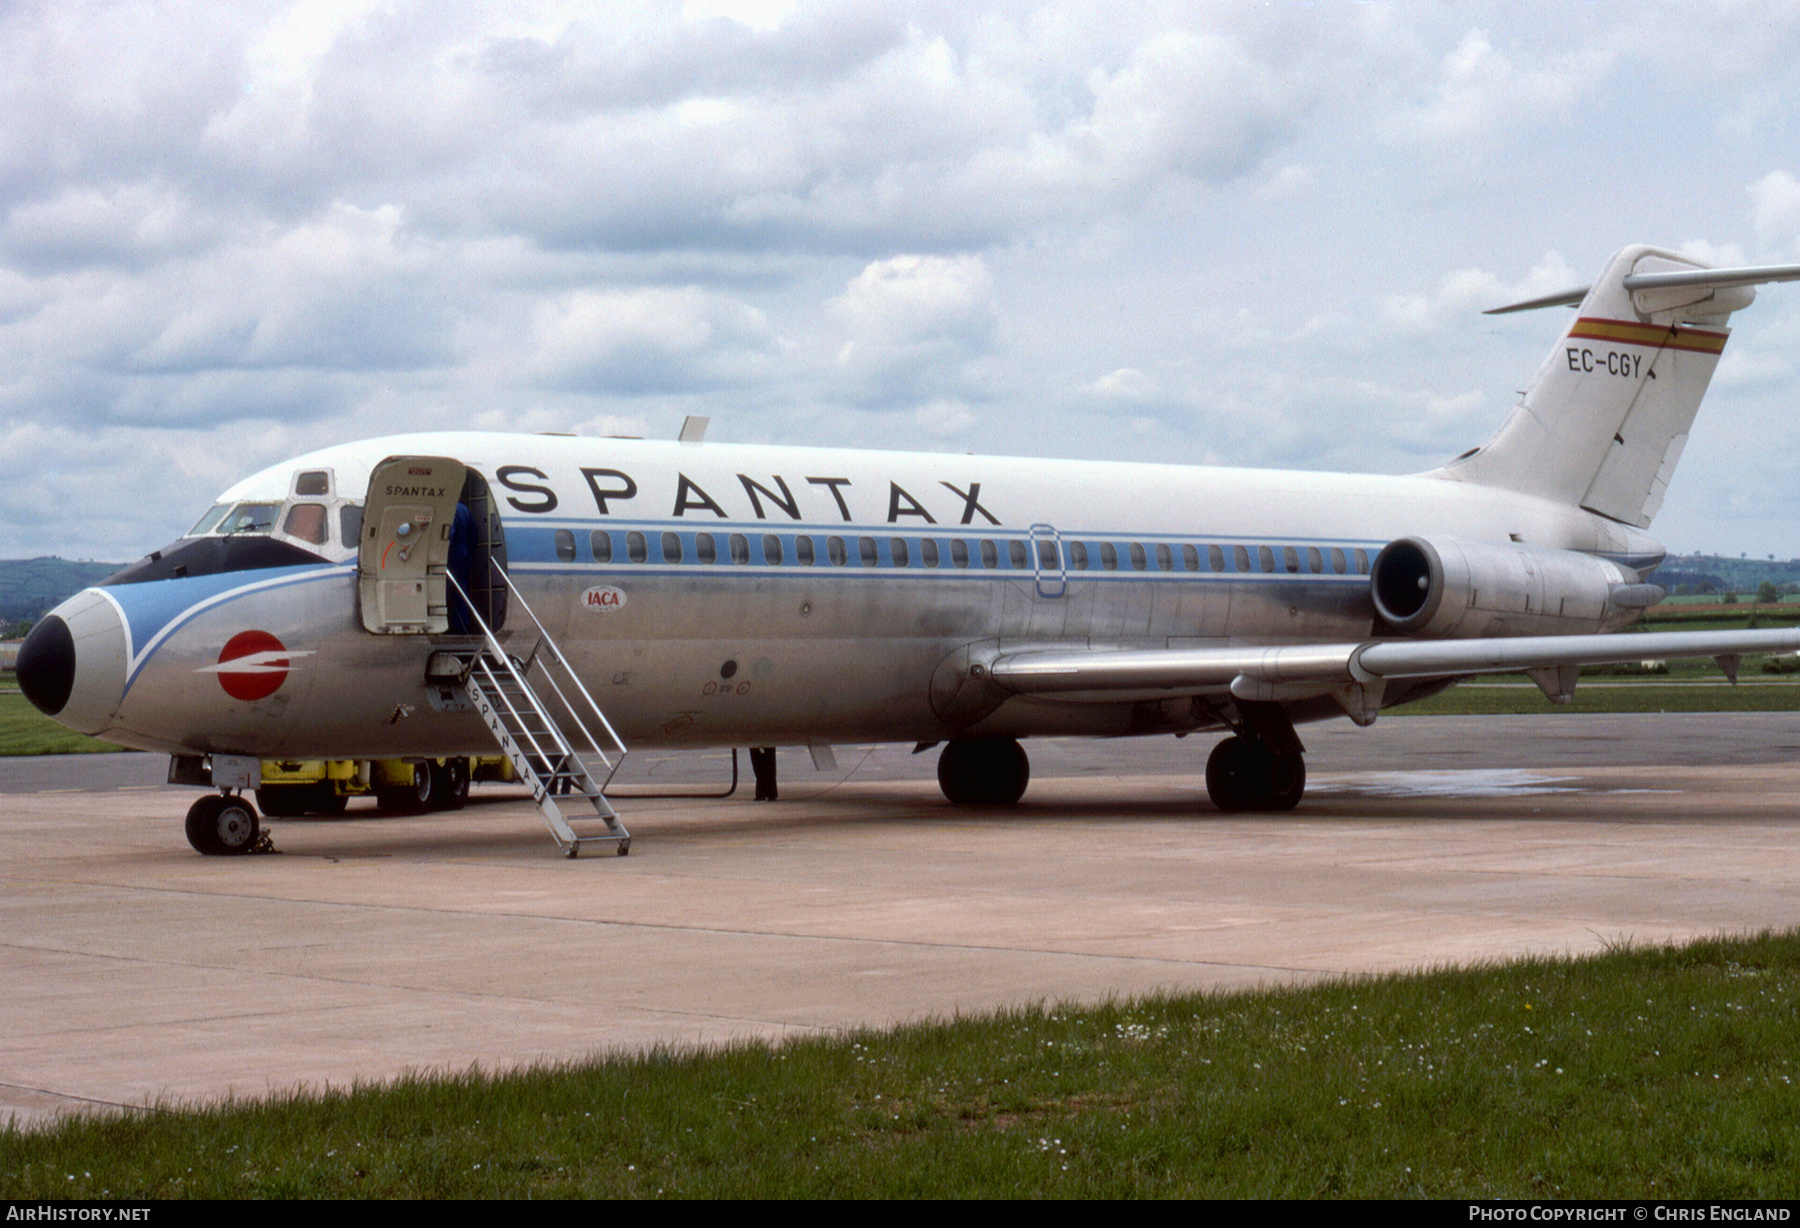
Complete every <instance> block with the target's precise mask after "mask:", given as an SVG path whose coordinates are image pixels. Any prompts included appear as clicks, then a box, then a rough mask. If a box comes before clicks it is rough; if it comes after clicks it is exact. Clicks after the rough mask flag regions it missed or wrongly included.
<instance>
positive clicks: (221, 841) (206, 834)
mask: <svg viewBox="0 0 1800 1228" xmlns="http://www.w3.org/2000/svg"><path fill="white" fill-rule="evenodd" d="M187 838H188V843H189V844H191V845H193V846H194V848H195V850H196V851H198V852H201V853H205V854H206V855H207V856H208V857H231V856H236V855H238V854H241V853H255V852H259V851H262V849H263V847H264V839H263V832H262V824H261V823H259V822H258V821H257V818H256V807H255V806H253V805H251V804H250V799H249V798H247V797H241V796H233V795H231V794H228V793H227V794H219V793H209V794H207V795H206V796H205V797H203V798H201V799H200V800H199V801H197V802H195V803H194V804H193V805H192V806H190V807H188V812H187Z"/></svg>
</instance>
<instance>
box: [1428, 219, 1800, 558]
mask: <svg viewBox="0 0 1800 1228" xmlns="http://www.w3.org/2000/svg"><path fill="white" fill-rule="evenodd" d="M1796 280H1800V265H1768V266H1763V267H1758V268H1735V269H1709V268H1705V267H1703V266H1701V265H1699V264H1697V263H1695V262H1694V261H1692V260H1689V259H1687V258H1686V257H1683V256H1679V255H1676V254H1675V253H1674V252H1668V251H1662V250H1660V249H1657V248H1653V247H1642V246H1638V247H1628V248H1626V249H1625V250H1624V251H1621V252H1619V253H1618V254H1617V255H1616V256H1614V257H1613V258H1612V261H1611V263H1609V264H1608V265H1607V267H1606V271H1605V272H1604V273H1602V274H1601V276H1600V279H1599V280H1598V281H1596V282H1595V283H1594V284H1593V285H1591V286H1586V287H1579V288H1576V289H1573V290H1565V291H1563V292H1561V293H1559V294H1551V295H1546V296H1544V297H1542V298H1536V299H1530V300H1528V301H1526V302H1523V303H1514V304H1511V305H1510V306H1507V307H1497V308H1495V309H1494V310H1493V311H1492V312H1490V313H1489V314H1501V313H1505V312H1511V311H1526V310H1529V309H1531V308H1535V307H1554V306H1572V305H1576V304H1579V307H1580V310H1578V311H1577V312H1576V318H1575V320H1574V321H1573V322H1572V323H1571V324H1570V325H1569V327H1568V328H1567V329H1566V330H1565V331H1564V333H1563V336H1562V338H1561V340H1560V341H1558V343H1557V344H1556V346H1555V348H1554V349H1552V350H1551V351H1550V355H1549V357H1547V358H1546V359H1545V360H1544V365H1543V366H1542V367H1540V368H1539V369H1538V373H1537V376H1536V378H1534V379H1533V380H1532V382H1531V386H1530V387H1529V388H1528V389H1527V390H1526V392H1525V395H1524V398H1523V399H1522V400H1521V401H1520V402H1519V404H1518V406H1517V407H1516V408H1515V409H1514V410H1513V412H1512V416H1511V417H1509V418H1508V419H1507V420H1506V422H1505V424H1504V425H1502V426H1501V428H1500V430H1499V431H1498V432H1497V433H1496V434H1495V435H1494V437H1493V438H1492V439H1490V440H1489V441H1488V442H1487V443H1485V444H1483V445H1482V446H1481V447H1479V448H1475V449H1473V450H1471V451H1469V452H1465V453H1464V454H1463V455H1461V456H1459V457H1457V458H1456V459H1455V460H1453V461H1451V462H1450V463H1449V464H1448V465H1446V466H1444V467H1443V468H1442V469H1439V470H1437V471H1435V474H1434V476H1437V477H1443V478H1450V479H1454V480H1458V481H1464V482H1473V483H1477V484H1479V485H1483V486H1494V487H1499V488H1501V489H1503V490H1512V491H1518V492H1521V493H1523V494H1530V495H1539V496H1542V497H1544V498H1547V499H1553V500H1556V501H1557V502H1559V503H1566V504H1570V505H1573V506H1578V507H1582V508H1586V509H1587V510H1588V511H1590V512H1595V513H1598V514H1599V515H1602V516H1605V517H1607V518H1609V519H1611V520H1616V521H1618V522H1620V523H1622V524H1628V525H1632V526H1634V527H1636V528H1640V529H1641V528H1646V527H1648V526H1649V524H1650V521H1651V519H1652V518H1653V517H1654V516H1655V515H1656V512H1657V509H1659V508H1660V507H1661V506H1662V501H1663V494H1664V492H1665V491H1666V490H1667V489H1668V484H1669V479H1670V477H1671V476H1672V475H1673V474H1674V471H1675V464H1676V461H1678V460H1679V459H1680V457H1681V449H1682V447H1683V446H1684V445H1685V444H1686V443H1687V437H1688V428H1689V427H1690V426H1691V425H1692V424H1693V421H1694V413H1695V411H1696V410H1698V409H1699V407H1700V399H1701V398H1702V397H1703V396H1705V395H1706V388H1707V384H1708V383H1709V382H1710V381H1711V379H1712V374H1713V369H1714V368H1715V367H1716V366H1718V362H1719V356H1720V355H1721V354H1722V353H1723V352H1724V349H1725V339H1726V337H1727V336H1728V335H1729V333H1730V329H1729V328H1728V327H1727V321H1728V320H1729V319H1730V317H1731V313H1732V312H1734V311H1741V310H1743V309H1744V308H1745V307H1748V306H1749V305H1750V304H1751V303H1752V302H1753V301H1754V300H1755V298H1756V292H1755V291H1754V290H1753V289H1751V287H1752V286H1755V285H1759V284H1761V283H1764V282H1777V281H1796Z"/></svg>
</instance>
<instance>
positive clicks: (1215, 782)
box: [1206, 737, 1255, 814]
mask: <svg viewBox="0 0 1800 1228" xmlns="http://www.w3.org/2000/svg"><path fill="white" fill-rule="evenodd" d="M1251 759H1252V755H1251V751H1250V743H1248V742H1246V741H1244V739H1242V738H1239V737H1230V738H1226V739H1225V740H1224V741H1223V742H1220V743H1219V744H1218V745H1217V746H1215V747H1213V748H1212V754H1210V755H1208V756H1207V757H1206V795H1207V796H1208V797H1210V798H1212V804H1213V805H1214V806H1217V807H1218V808H1219V809H1220V810H1222V811H1224V812H1225V813H1226V814H1236V813H1237V812H1238V811H1240V810H1249V809H1250V808H1251V807H1250V805H1249V803H1250V798H1251V786H1250V783H1249V781H1250V777H1251V775H1252V773H1253V772H1254V771H1255V765H1254V764H1253V763H1252V762H1251Z"/></svg>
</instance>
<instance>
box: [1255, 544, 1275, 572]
mask: <svg viewBox="0 0 1800 1228" xmlns="http://www.w3.org/2000/svg"><path fill="white" fill-rule="evenodd" d="M1256 562H1257V565H1258V566H1260V567H1261V568H1262V569H1263V572H1264V574H1266V575H1274V574H1275V551H1274V550H1272V549H1270V548H1269V547H1268V546H1258V547H1257V548H1256Z"/></svg>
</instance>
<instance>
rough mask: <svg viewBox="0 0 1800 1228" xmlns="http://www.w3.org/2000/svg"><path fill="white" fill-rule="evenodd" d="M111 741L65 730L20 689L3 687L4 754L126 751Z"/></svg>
mask: <svg viewBox="0 0 1800 1228" xmlns="http://www.w3.org/2000/svg"><path fill="white" fill-rule="evenodd" d="M122 749H123V747H119V746H114V745H113V744H112V743H111V742H102V741H101V740H100V739H99V738H90V737H88V736H86V735H85V734H79V733H75V732H74V731H73V730H69V729H64V728H63V727H62V726H61V725H58V724H57V723H56V722H55V721H53V720H51V719H50V718H49V717H47V716H45V715H44V714H43V713H42V712H39V711H38V710H37V709H36V708H34V707H32V706H31V701H30V700H28V699H26V698H25V696H24V695H22V694H20V693H19V691H17V690H0V755H71V754H82V753H86V752H89V751H109V750H122Z"/></svg>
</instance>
